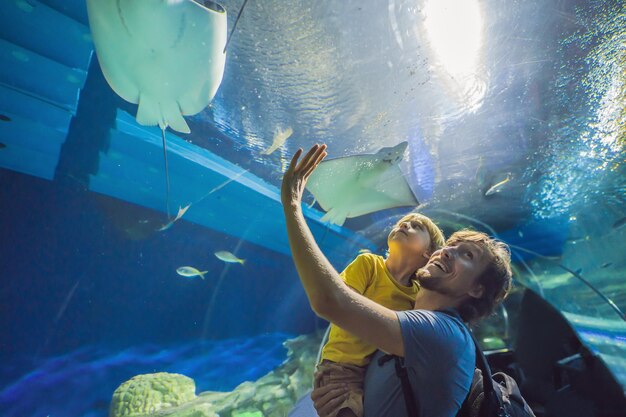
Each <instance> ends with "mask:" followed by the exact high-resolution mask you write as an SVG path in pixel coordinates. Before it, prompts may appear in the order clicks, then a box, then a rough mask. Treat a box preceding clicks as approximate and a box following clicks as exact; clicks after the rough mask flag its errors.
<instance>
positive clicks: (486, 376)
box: [437, 310, 504, 416]
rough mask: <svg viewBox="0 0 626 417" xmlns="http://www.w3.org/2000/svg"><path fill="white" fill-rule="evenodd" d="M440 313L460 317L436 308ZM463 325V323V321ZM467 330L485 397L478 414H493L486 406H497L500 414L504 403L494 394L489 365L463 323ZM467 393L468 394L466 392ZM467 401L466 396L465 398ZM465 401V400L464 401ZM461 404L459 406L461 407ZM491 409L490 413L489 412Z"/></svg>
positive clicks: (472, 335)
mask: <svg viewBox="0 0 626 417" xmlns="http://www.w3.org/2000/svg"><path fill="white" fill-rule="evenodd" d="M437 311H438V312H440V313H444V314H447V315H449V316H451V317H456V318H458V319H460V316H459V315H458V314H457V313H456V312H455V311H453V310H437ZM462 321H463V320H461V322H462ZM463 324H464V325H465V323H463ZM465 328H466V329H467V332H468V333H469V335H470V337H471V338H472V342H474V349H475V352H476V368H478V369H480V372H481V373H482V375H483V392H484V393H485V399H484V400H483V402H482V406H481V409H480V413H479V415H481V416H484V415H493V414H492V412H493V411H495V410H488V409H487V407H493V406H496V407H497V412H498V414H496V415H501V413H502V412H504V404H502V402H501V401H500V397H499V396H498V395H496V391H495V387H494V386H493V379H491V367H490V366H489V362H487V357H486V356H485V354H484V353H483V351H482V350H481V349H480V345H479V344H478V341H477V340H476V337H475V336H474V333H472V331H471V330H470V329H469V327H468V326H467V325H465ZM468 395H469V394H468ZM465 401H467V398H466V399H465ZM464 403H465V402H464ZM462 408H463V406H461V409H462ZM490 411H491V413H490Z"/></svg>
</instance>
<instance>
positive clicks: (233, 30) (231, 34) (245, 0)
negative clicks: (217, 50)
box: [222, 0, 248, 54]
mask: <svg viewBox="0 0 626 417" xmlns="http://www.w3.org/2000/svg"><path fill="white" fill-rule="evenodd" d="M246 3H248V0H244V2H243V4H242V5H241V9H239V14H238V15H237V19H235V24H234V25H233V28H232V29H231V30H230V35H228V39H226V45H224V51H223V52H222V53H223V54H225V53H226V48H228V43H229V42H230V40H231V39H232V38H233V33H235V28H236V27H237V22H239V18H240V17H241V13H243V8H244V7H246Z"/></svg>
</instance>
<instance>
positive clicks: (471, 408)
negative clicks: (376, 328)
mask: <svg viewBox="0 0 626 417" xmlns="http://www.w3.org/2000/svg"><path fill="white" fill-rule="evenodd" d="M441 312H442V313H445V314H448V315H452V316H455V317H458V316H456V315H453V314H450V313H448V312H447V311H441ZM469 334H470V336H471V337H472V341H473V342H474V346H475V348H476V369H474V377H473V379H472V385H471V386H470V391H469V394H468V395H467V397H466V398H465V401H463V404H462V405H461V409H460V410H459V412H458V413H457V415H456V417H535V414H534V413H533V412H532V410H531V409H530V407H529V406H528V404H527V403H526V401H525V400H524V398H523V397H522V394H521V393H520V390H519V388H518V386H517V383H516V382H515V380H514V379H513V378H511V377H510V376H509V375H507V374H505V373H504V372H497V373H495V374H493V375H491V368H490V367H489V363H487V358H486V357H485V354H484V353H483V352H482V350H480V347H479V345H478V342H477V341H476V338H475V337H474V335H473V334H472V332H469ZM390 359H394V360H395V365H396V375H397V376H398V378H400V381H401V382H402V391H403V393H404V401H405V403H406V409H407V412H408V416H409V417H419V414H418V412H417V410H419V407H418V403H417V399H416V398H415V396H414V395H413V389H412V388H411V381H409V375H408V371H407V368H406V367H405V366H404V359H402V358H400V357H398V356H395V355H385V356H383V357H381V358H379V359H378V364H379V365H382V364H383V363H385V362H387V361H389V360H390ZM483 375H491V378H483ZM483 385H484V386H483Z"/></svg>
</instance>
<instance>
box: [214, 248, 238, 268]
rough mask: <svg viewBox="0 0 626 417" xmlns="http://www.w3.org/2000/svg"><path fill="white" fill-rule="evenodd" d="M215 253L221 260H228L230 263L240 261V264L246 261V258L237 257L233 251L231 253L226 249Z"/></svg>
mask: <svg viewBox="0 0 626 417" xmlns="http://www.w3.org/2000/svg"><path fill="white" fill-rule="evenodd" d="M214 255H215V256H216V257H217V259H219V260H220V261H224V262H228V263H231V264H236V263H240V264H242V265H243V263H244V262H245V261H246V260H245V259H240V258H237V257H236V256H235V255H233V254H232V253H230V252H228V251H225V250H221V251H217V252H215V253H214Z"/></svg>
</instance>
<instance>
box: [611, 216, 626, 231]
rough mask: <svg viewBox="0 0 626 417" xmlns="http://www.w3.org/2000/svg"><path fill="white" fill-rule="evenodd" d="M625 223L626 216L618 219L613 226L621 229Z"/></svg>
mask: <svg viewBox="0 0 626 417" xmlns="http://www.w3.org/2000/svg"><path fill="white" fill-rule="evenodd" d="M625 224H626V217H622V218H621V219H619V220H618V221H616V222H615V223H613V226H611V227H612V228H613V229H619V228H620V227H622V226H623V225H625Z"/></svg>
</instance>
